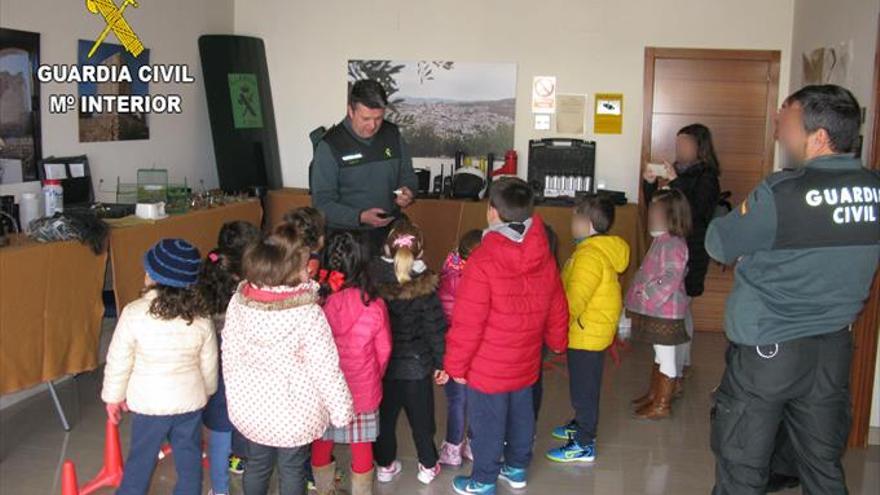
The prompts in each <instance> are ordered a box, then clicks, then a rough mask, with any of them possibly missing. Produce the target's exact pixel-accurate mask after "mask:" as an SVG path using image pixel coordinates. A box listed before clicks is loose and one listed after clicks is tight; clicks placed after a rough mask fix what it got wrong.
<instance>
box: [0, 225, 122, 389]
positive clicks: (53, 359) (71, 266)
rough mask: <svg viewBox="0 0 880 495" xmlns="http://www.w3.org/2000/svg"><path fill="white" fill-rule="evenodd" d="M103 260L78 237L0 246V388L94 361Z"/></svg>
mask: <svg viewBox="0 0 880 495" xmlns="http://www.w3.org/2000/svg"><path fill="white" fill-rule="evenodd" d="M106 265H107V254H106V253H105V254H101V255H96V254H94V253H93V252H92V251H91V249H90V248H88V247H86V246H84V245H82V244H80V243H79V242H73V241H70V242H53V243H47V244H41V243H37V242H35V241H32V240H30V239H28V238H27V237H25V236H23V235H17V236H14V237H13V239H12V242H11V244H10V245H9V246H6V247H0V394H5V393H9V392H14V391H16V390H20V389H23V388H27V387H30V386H33V385H36V384H39V383H42V382H46V381H48V380H53V379H56V378H59V377H61V376H63V375H66V374H71V373H79V372H82V371H87V370H91V369H95V368H97V367H98V339H99V337H100V333H101V318H102V317H103V314H104V303H103V301H102V299H101V290H102V288H103V285H104V270H105V267H106Z"/></svg>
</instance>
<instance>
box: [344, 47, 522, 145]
mask: <svg viewBox="0 0 880 495" xmlns="http://www.w3.org/2000/svg"><path fill="white" fill-rule="evenodd" d="M348 76H349V81H350V82H353V81H356V80H358V79H364V78H370V79H375V80H377V81H379V82H380V83H382V85H383V86H384V87H385V90H386V91H387V92H388V99H389V112H388V119H389V120H391V121H392V122H395V123H396V124H398V125H399V126H400V128H401V131H402V133H403V136H404V138H405V139H406V141H407V144H408V145H409V149H410V153H411V154H412V156H414V157H422V158H424V157H429V158H433V157H452V156H454V155H455V152H456V151H464V152H465V153H466V154H468V155H477V156H478V155H485V154H487V153H495V154H496V155H501V154H503V153H504V151H505V150H507V149H510V148H513V126H514V119H515V109H516V64H513V63H474V62H452V61H426V60H422V61H391V60H351V61H349V63H348Z"/></svg>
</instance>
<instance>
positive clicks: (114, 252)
mask: <svg viewBox="0 0 880 495" xmlns="http://www.w3.org/2000/svg"><path fill="white" fill-rule="evenodd" d="M262 218H263V210H262V208H261V207H260V202H259V201H257V200H248V201H243V202H240V203H230V204H227V205H223V206H217V207H214V208H206V209H201V210H194V211H190V212H187V213H184V214H181V215H172V216H170V217H168V218H165V219H162V220H155V221H140V222H135V223H132V224H126V223H124V222H122V223H121V222H118V221H113V222H110V223H111V229H110V265H111V269H112V271H113V291H114V293H115V294H116V308H117V311H119V312H121V311H122V309H123V308H124V307H125V305H126V304H128V303H130V302H131V301H133V300H135V299H137V298H138V297H139V296H140V293H141V290H142V289H143V288H144V267H143V263H142V260H143V256H144V253H146V252H147V249H149V248H150V246H152V245H153V244H155V243H156V242H157V241H158V240H160V239H164V238H169V237H175V238H181V239H185V240H186V241H188V242H190V243H191V244H193V245H194V246H196V247H197V248H199V251H200V252H201V254H202V256H205V255H207V254H208V251H210V250H211V249H214V248H215V247H217V235H218V234H219V233H220V228H221V227H222V226H223V224H224V223H226V222H232V221H235V220H244V221H248V222H251V223H252V224H254V225H256V226H258V227H259V226H260V222H261V221H262Z"/></svg>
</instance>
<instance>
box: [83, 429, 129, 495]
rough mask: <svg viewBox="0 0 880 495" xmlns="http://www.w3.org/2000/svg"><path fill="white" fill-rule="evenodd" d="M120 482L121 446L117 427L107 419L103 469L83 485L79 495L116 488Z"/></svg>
mask: <svg viewBox="0 0 880 495" xmlns="http://www.w3.org/2000/svg"><path fill="white" fill-rule="evenodd" d="M121 482H122V445H121V444H120V443H119V425H115V424H113V423H112V422H111V421H110V420H109V419H108V420H107V426H106V429H105V432H104V467H102V468H101V470H100V471H99V472H98V475H97V476H95V477H94V479H92V480H91V481H89V482H88V483H86V484H85V486H83V487H82V490H80V495H88V494H89V493H92V492H94V491H95V490H98V489H100V488H105V487H113V488H118V487H119V484H120V483H121Z"/></svg>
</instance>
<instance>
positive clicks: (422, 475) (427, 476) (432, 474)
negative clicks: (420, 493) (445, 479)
mask: <svg viewBox="0 0 880 495" xmlns="http://www.w3.org/2000/svg"><path fill="white" fill-rule="evenodd" d="M439 474H440V463H439V462H438V463H437V464H435V465H434V467H432V468H430V469H428V468H426V467H425V466H422V464H421V463H419V474H418V475H417V476H416V478H418V479H419V481H421V482H422V483H423V484H425V485H430V484H431V482H432V481H434V478H436V477H437V475H439Z"/></svg>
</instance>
